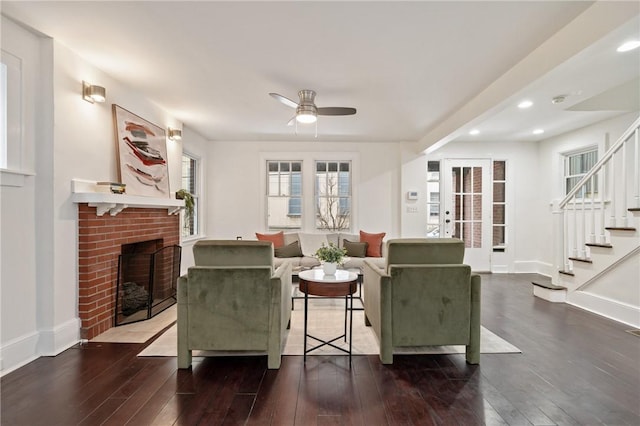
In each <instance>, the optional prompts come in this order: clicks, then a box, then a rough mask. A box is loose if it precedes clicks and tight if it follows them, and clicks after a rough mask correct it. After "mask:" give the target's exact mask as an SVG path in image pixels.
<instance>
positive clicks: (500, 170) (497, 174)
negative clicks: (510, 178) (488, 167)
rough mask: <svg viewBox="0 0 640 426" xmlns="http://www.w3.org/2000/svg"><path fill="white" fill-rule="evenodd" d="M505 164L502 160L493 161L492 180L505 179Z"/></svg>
mask: <svg viewBox="0 0 640 426" xmlns="http://www.w3.org/2000/svg"><path fill="white" fill-rule="evenodd" d="M505 166H506V162H504V161H494V162H493V180H506V178H505V169H506V167H505Z"/></svg>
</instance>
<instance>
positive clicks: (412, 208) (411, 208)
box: [407, 206, 418, 213]
mask: <svg viewBox="0 0 640 426" xmlns="http://www.w3.org/2000/svg"><path fill="white" fill-rule="evenodd" d="M407 213H418V208H417V207H415V206H407Z"/></svg>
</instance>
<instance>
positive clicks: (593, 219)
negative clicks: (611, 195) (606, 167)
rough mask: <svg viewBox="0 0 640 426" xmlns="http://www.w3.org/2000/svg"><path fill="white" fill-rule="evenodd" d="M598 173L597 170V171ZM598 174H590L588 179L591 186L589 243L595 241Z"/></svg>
mask: <svg viewBox="0 0 640 426" xmlns="http://www.w3.org/2000/svg"><path fill="white" fill-rule="evenodd" d="M598 173H599V172H598ZM597 175H598V174H597V173H596V174H594V175H593V176H591V179H590V180H589V182H590V186H591V235H589V242H590V243H595V242H596V200H595V197H596V185H595V183H596V178H595V177H596V176H597Z"/></svg>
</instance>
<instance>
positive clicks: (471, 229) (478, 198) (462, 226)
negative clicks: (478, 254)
mask: <svg viewBox="0 0 640 426" xmlns="http://www.w3.org/2000/svg"><path fill="white" fill-rule="evenodd" d="M451 170H452V176H451V177H452V181H453V187H454V193H453V194H452V195H453V211H454V219H453V220H454V235H453V236H454V238H461V239H462V240H463V241H464V245H465V247H467V248H481V247H482V167H452V169H451Z"/></svg>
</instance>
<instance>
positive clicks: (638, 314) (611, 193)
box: [533, 117, 640, 328]
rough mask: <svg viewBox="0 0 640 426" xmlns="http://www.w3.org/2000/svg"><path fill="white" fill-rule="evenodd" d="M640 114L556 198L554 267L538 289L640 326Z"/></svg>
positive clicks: (551, 297) (535, 291)
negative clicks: (567, 188)
mask: <svg viewBox="0 0 640 426" xmlns="http://www.w3.org/2000/svg"><path fill="white" fill-rule="evenodd" d="M639 144H640V117H639V118H638V119H637V120H636V121H635V122H634V123H633V124H632V125H631V126H630V127H629V128H628V129H627V130H626V131H625V132H624V133H623V135H622V136H621V137H620V138H619V139H618V140H617V141H616V142H615V143H614V144H613V145H612V146H611V147H610V148H609V149H608V150H607V152H606V153H605V154H604V156H603V157H602V158H601V159H600V160H599V161H598V162H597V163H596V164H595V165H594V167H593V168H592V169H591V170H590V171H589V172H588V173H587V174H586V175H585V176H584V177H583V178H582V179H581V180H580V181H579V182H578V184H577V185H576V186H575V187H574V188H573V189H572V190H571V191H570V192H569V193H568V194H567V196H566V197H565V198H564V199H563V200H561V201H557V202H555V203H554V209H553V213H554V218H555V220H554V232H553V235H554V237H555V241H554V259H555V260H554V262H555V264H554V266H555V268H554V269H555V273H554V274H553V275H552V277H551V279H550V280H545V281H536V282H534V283H533V285H534V289H533V294H534V295H535V296H538V297H541V298H543V299H546V300H549V301H552V302H565V303H569V304H573V305H576V306H579V307H581V308H584V309H587V310H589V311H592V312H595V313H598V314H600V315H603V316H606V317H609V318H612V319H614V320H616V321H620V322H623V323H626V324H629V325H632V326H634V327H636V328H638V327H640V146H639Z"/></svg>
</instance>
